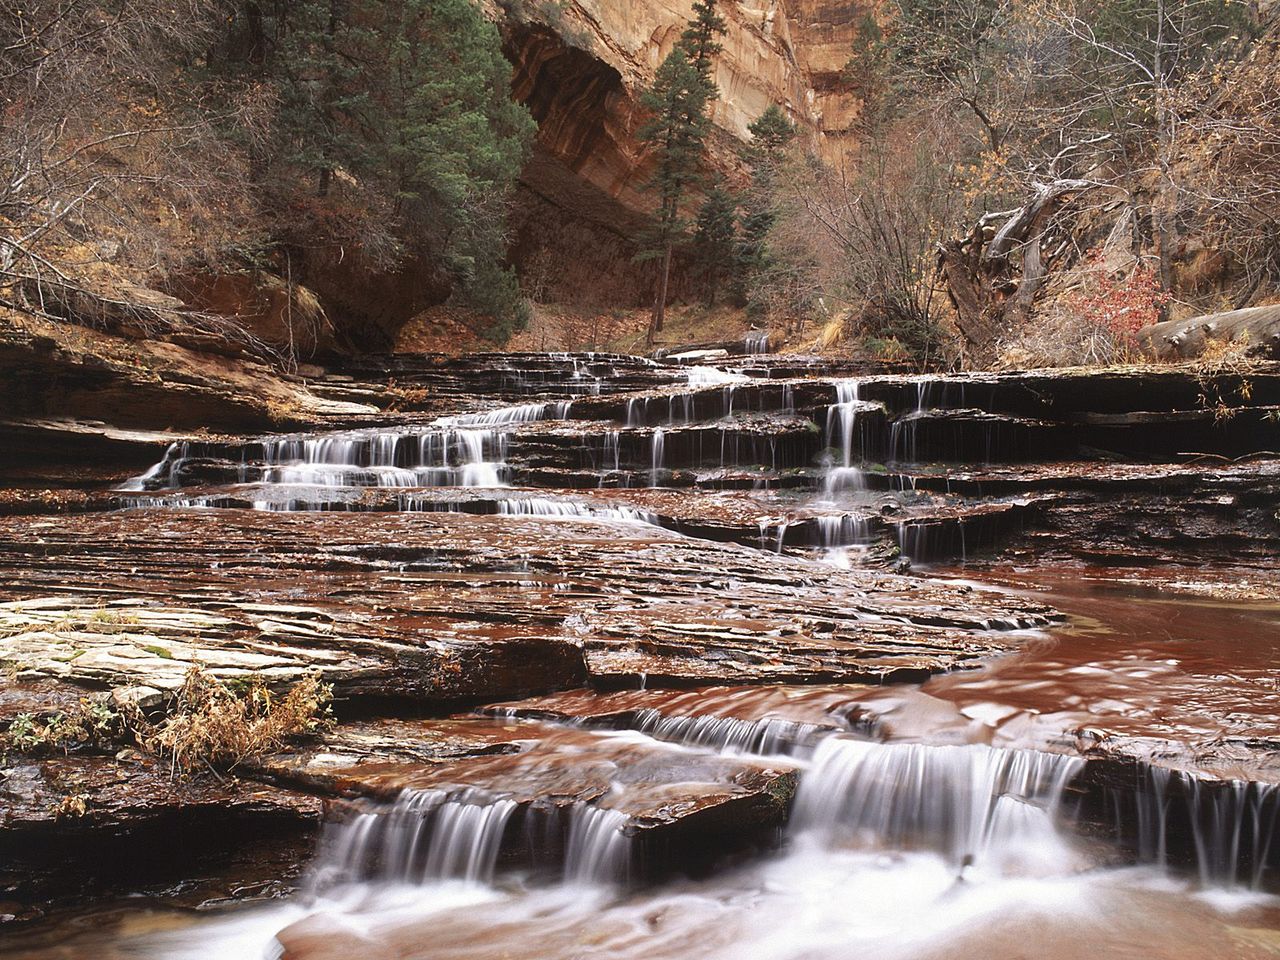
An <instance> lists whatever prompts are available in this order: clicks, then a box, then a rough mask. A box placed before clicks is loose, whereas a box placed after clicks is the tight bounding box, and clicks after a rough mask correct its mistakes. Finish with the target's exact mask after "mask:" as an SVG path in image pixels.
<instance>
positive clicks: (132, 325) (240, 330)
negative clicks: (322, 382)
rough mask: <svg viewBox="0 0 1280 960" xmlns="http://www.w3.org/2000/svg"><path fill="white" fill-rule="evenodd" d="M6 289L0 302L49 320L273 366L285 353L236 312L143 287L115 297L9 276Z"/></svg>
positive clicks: (126, 287)
mask: <svg viewBox="0 0 1280 960" xmlns="http://www.w3.org/2000/svg"><path fill="white" fill-rule="evenodd" d="M10 276H11V278H12V280H13V281H16V282H13V283H12V286H11V287H10V290H12V291H13V292H15V293H17V297H14V298H10V297H8V296H5V295H4V294H5V292H7V291H4V290H3V288H0V306H6V307H9V308H10V309H14V310H17V311H19V312H23V313H29V314H33V315H35V316H40V317H45V318H48V319H52V320H69V321H71V322H72V323H76V324H79V325H80V326H85V327H93V328H95V329H98V330H105V331H107V332H108V333H115V334H120V335H123V336H128V337H133V338H135V339H161V340H169V341H172V342H174V343H178V344H181V345H184V346H191V347H194V348H196V349H203V350H209V351H212V352H219V353H226V354H228V355H247V356H251V357H255V358H257V359H259V360H264V361H266V362H268V363H271V364H273V365H278V364H281V363H283V362H284V357H283V355H282V354H281V353H280V352H279V351H278V350H276V349H274V348H273V347H271V346H269V345H268V344H266V343H264V342H263V341H262V340H260V339H258V338H257V337H255V336H254V335H253V334H252V333H250V332H249V331H248V330H246V329H245V328H244V326H243V325H242V324H241V323H239V322H238V321H237V320H236V319H235V318H234V317H227V316H222V315H221V314H215V313H205V312H203V311H199V310H192V309H191V308H190V307H188V306H187V305H186V304H185V303H183V302H182V301H181V300H179V299H178V298H177V297H171V296H169V295H167V294H164V293H161V292H159V291H158V290H150V289H147V288H146V287H135V286H131V285H122V286H121V287H120V290H119V296H115V297H108V296H104V295H102V294H99V293H95V292H93V291H91V290H88V289H86V288H85V287H82V286H80V285H79V284H77V283H74V282H72V281H70V280H65V279H60V278H49V277H39V278H37V277H29V276H19V275H10Z"/></svg>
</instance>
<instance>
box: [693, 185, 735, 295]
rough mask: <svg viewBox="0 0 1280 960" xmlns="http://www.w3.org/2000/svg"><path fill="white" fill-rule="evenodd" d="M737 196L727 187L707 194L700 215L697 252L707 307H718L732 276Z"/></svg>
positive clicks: (696, 242) (697, 262) (694, 240)
mask: <svg viewBox="0 0 1280 960" xmlns="http://www.w3.org/2000/svg"><path fill="white" fill-rule="evenodd" d="M736 206H737V205H736V204H735V202H734V199H733V195H732V194H730V193H729V191H728V190H725V189H724V188H723V187H715V188H714V189H712V190H709V191H708V192H707V198H706V200H704V201H703V203H702V208H701V209H700V210H699V211H698V220H697V226H696V228H695V230H694V237H693V250H694V259H695V263H696V265H697V268H698V273H699V275H700V276H701V278H702V281H703V284H704V286H705V289H706V295H707V305H708V306H714V305H715V302H716V293H717V292H718V291H719V288H720V281H721V278H723V277H724V276H725V274H726V273H727V272H732V270H733V264H734V254H735V249H734V241H735V239H736V236H737V209H736Z"/></svg>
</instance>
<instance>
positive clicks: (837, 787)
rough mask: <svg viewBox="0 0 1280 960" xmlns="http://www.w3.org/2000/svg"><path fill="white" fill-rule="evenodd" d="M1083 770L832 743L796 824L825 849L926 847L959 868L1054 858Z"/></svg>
mask: <svg viewBox="0 0 1280 960" xmlns="http://www.w3.org/2000/svg"><path fill="white" fill-rule="evenodd" d="M1083 765H1084V761H1083V760H1082V759H1080V758H1078V757H1069V756H1060V755H1057V754H1051V753H1043V752H1040V751H1035V750H1016V749H995V748H992V747H987V746H982V745H965V746H951V745H944V746H932V745H927V744H916V743H875V742H869V741H864V740H855V739H852V738H848V737H829V738H827V739H826V740H823V741H822V742H821V743H819V744H818V747H817V750H816V751H815V753H814V757H813V760H812V763H811V766H810V768H809V770H808V771H806V773H805V774H804V776H803V777H802V779H801V783H800V790H799V793H798V795H797V797H796V808H795V814H794V821H795V824H796V826H797V828H799V829H800V830H802V831H808V832H812V833H817V834H819V835H822V836H825V837H827V838H828V839H829V842H840V838H842V837H845V838H848V839H849V840H853V841H856V842H859V843H864V844H873V845H875V846H884V847H889V848H891V849H903V848H909V847H918V846H923V847H925V848H927V849H932V850H934V851H936V852H938V853H941V854H943V855H944V856H946V857H948V859H949V860H950V861H951V862H952V863H953V864H955V865H956V866H963V865H965V864H967V863H970V862H972V863H975V864H977V865H979V866H982V865H984V864H991V865H993V866H994V867H996V868H997V869H999V868H1002V867H1008V866H1013V865H1017V864H1022V863H1025V862H1027V861H1031V862H1037V861H1040V862H1043V861H1045V860H1050V861H1052V860H1057V859H1059V858H1060V857H1061V856H1062V855H1063V854H1064V844H1063V841H1062V839H1061V837H1060V835H1059V833H1058V831H1057V827H1056V821H1057V816H1058V812H1059V806H1060V804H1061V800H1062V796H1063V791H1064V790H1065V788H1066V787H1067V785H1068V783H1069V782H1070V781H1071V779H1072V778H1073V777H1074V776H1075V775H1076V774H1077V773H1079V771H1080V770H1081V769H1082V768H1083Z"/></svg>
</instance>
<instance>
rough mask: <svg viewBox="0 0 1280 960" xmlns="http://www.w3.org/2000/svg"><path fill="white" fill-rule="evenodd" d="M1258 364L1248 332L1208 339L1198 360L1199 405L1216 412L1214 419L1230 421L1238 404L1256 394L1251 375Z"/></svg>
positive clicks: (1196, 365) (1247, 400) (1196, 366)
mask: <svg viewBox="0 0 1280 960" xmlns="http://www.w3.org/2000/svg"><path fill="white" fill-rule="evenodd" d="M1256 367H1257V362H1256V360H1255V359H1254V357H1253V356H1252V355H1251V345H1250V343H1249V335H1248V334H1247V333H1245V334H1243V335H1242V336H1240V337H1236V338H1231V339H1225V338H1219V339H1214V338H1210V339H1208V340H1206V341H1205V345H1204V350H1202V351H1201V353H1200V356H1198V357H1197V358H1196V359H1195V369H1196V382H1197V383H1198V384H1199V385H1200V397H1199V401H1200V405H1201V406H1203V407H1205V408H1206V409H1210V410H1212V411H1213V418H1214V420H1216V421H1218V422H1222V421H1224V420H1230V419H1231V418H1232V417H1234V416H1235V415H1236V413H1237V412H1238V411H1239V405H1240V404H1244V403H1248V402H1249V400H1250V399H1252V397H1253V381H1252V380H1251V379H1250V374H1252V373H1253V371H1254V370H1255V369H1256Z"/></svg>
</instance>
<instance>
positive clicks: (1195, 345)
mask: <svg viewBox="0 0 1280 960" xmlns="http://www.w3.org/2000/svg"><path fill="white" fill-rule="evenodd" d="M1213 341H1220V342H1221V341H1227V342H1232V341H1234V342H1236V343H1241V344H1244V345H1245V346H1246V348H1247V350H1248V352H1249V353H1250V354H1253V355H1256V356H1262V357H1266V358H1269V359H1272V360H1280V304H1273V305H1271V306H1266V307H1249V308H1248V309H1245V310H1228V311H1226V312H1224V313H1210V314H1206V315H1205V316H1201V317H1193V318H1192V319H1190V320H1169V321H1166V322H1164V323H1153V324H1151V325H1150V326H1147V327H1143V328H1142V329H1141V330H1139V331H1138V342H1139V343H1140V344H1141V345H1142V347H1143V348H1144V349H1146V350H1148V351H1149V352H1150V353H1152V354H1154V355H1155V356H1156V357H1157V358H1159V359H1161V360H1180V359H1188V358H1191V357H1198V356H1199V355H1200V354H1201V353H1203V352H1204V349H1205V347H1206V346H1207V345H1208V344H1209V343H1211V342H1213Z"/></svg>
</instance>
